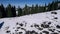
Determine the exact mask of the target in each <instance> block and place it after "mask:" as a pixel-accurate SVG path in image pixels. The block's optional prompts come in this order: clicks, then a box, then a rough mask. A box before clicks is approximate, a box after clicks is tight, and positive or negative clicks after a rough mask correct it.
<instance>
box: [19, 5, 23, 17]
mask: <svg viewBox="0 0 60 34" xmlns="http://www.w3.org/2000/svg"><path fill="white" fill-rule="evenodd" d="M22 15H23V14H22V9H21V8H20V7H19V6H18V16H22Z"/></svg>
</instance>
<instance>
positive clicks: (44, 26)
mask: <svg viewBox="0 0 60 34" xmlns="http://www.w3.org/2000/svg"><path fill="white" fill-rule="evenodd" d="M41 27H43V28H49V25H47V24H41Z"/></svg>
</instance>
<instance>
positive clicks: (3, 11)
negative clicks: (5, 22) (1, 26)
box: [0, 4, 6, 18]
mask: <svg viewBox="0 0 60 34" xmlns="http://www.w3.org/2000/svg"><path fill="white" fill-rule="evenodd" d="M0 13H1V14H2V15H1V16H2V18H4V17H6V11H5V8H4V6H3V4H1V6H0Z"/></svg>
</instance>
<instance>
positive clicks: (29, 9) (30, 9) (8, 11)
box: [0, 1, 60, 18]
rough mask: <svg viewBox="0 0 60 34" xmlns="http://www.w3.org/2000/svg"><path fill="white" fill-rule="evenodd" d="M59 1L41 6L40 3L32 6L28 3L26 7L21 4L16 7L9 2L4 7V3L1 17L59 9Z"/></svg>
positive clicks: (0, 13) (1, 7)
mask: <svg viewBox="0 0 60 34" xmlns="http://www.w3.org/2000/svg"><path fill="white" fill-rule="evenodd" d="M58 3H60V1H53V2H52V3H49V4H48V5H46V4H45V5H44V6H40V5H38V4H36V5H35V6H34V5H33V4H32V6H27V4H25V7H24V8H21V7H20V6H18V8H16V7H15V6H11V4H8V6H7V7H4V6H3V4H1V5H0V18H5V17H16V16H22V15H28V14H34V13H41V12H47V11H52V10H57V9H60V7H58ZM16 12H17V14H16Z"/></svg>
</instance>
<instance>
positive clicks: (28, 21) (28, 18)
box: [0, 10, 60, 34]
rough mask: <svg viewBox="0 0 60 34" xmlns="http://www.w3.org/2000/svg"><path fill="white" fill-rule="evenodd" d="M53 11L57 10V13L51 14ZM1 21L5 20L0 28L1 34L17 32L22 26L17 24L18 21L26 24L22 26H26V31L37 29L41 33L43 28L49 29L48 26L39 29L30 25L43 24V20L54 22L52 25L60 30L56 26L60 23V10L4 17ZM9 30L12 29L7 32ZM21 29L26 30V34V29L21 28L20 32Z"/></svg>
mask: <svg viewBox="0 0 60 34" xmlns="http://www.w3.org/2000/svg"><path fill="white" fill-rule="evenodd" d="M51 12H57V14H51ZM54 17H57V18H58V19H54ZM1 22H4V25H3V26H2V28H1V29H0V34H10V33H11V34H12V33H16V32H15V30H16V28H17V27H21V26H19V25H16V23H23V24H24V26H22V27H21V28H25V29H26V31H28V30H30V31H32V30H35V31H36V32H38V33H39V32H42V31H43V30H46V31H48V30H47V28H45V29H43V30H42V31H39V30H38V29H36V28H35V27H30V26H31V25H34V24H38V25H41V24H42V23H43V22H52V24H51V25H50V26H53V28H55V29H56V30H59V29H57V28H56V25H60V10H55V11H50V12H45V13H37V14H30V15H25V16H21V17H13V18H2V19H0V23H1ZM25 26H26V27H25ZM8 27H9V28H8ZM13 28H14V29H13ZM7 30H10V31H11V32H10V33H6V31H7ZM20 31H22V32H24V33H23V34H25V31H24V30H22V29H19V31H18V32H20ZM50 33H51V32H50Z"/></svg>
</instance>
